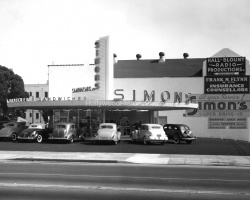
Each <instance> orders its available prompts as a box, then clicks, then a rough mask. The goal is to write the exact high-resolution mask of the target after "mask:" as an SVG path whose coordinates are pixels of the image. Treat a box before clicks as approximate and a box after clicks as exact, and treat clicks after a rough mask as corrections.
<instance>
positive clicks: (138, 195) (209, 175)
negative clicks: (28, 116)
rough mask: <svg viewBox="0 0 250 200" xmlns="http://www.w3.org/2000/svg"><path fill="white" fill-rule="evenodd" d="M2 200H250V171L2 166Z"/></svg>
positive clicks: (90, 165)
mask: <svg viewBox="0 0 250 200" xmlns="http://www.w3.org/2000/svg"><path fill="white" fill-rule="evenodd" d="M0 167H1V172H0V199H5V200H8V199H11V200H15V199H18V200H20V199H25V200H29V199H47V200H50V199H53V200H56V199H60V200H62V199H97V200H98V199H102V200H104V199H109V200H110V199H131V200H133V199H137V200H140V199H143V200H147V199H204V200H206V199H228V200H231V199H234V200H235V199H238V200H241V199H249V198H250V187H249V184H250V169H249V168H240V169H239V168H227V167H223V168H222V167H209V168H205V167H199V168H197V167H177V166H175V167H166V166H164V167H163V166H152V165H151V166H147V165H124V164H123V165H119V164H115V165H112V164H76V163H74V164H72V163H60V164H59V163H57V164H56V163H40V162H39V163H34V162H19V163H14V162H1V163H0Z"/></svg>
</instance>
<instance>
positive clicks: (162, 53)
mask: <svg viewBox="0 0 250 200" xmlns="http://www.w3.org/2000/svg"><path fill="white" fill-rule="evenodd" d="M159 56H160V59H159V61H158V62H165V61H164V56H165V53H164V52H160V53H159Z"/></svg>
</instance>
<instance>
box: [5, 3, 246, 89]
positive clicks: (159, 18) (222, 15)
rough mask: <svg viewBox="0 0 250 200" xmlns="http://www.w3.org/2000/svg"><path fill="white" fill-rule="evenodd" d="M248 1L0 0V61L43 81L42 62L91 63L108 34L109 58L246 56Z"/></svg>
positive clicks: (29, 79)
mask: <svg viewBox="0 0 250 200" xmlns="http://www.w3.org/2000/svg"><path fill="white" fill-rule="evenodd" d="M249 8H250V1H249V0H0V30H1V31H0V65H1V66H5V67H7V68H11V69H13V71H14V73H16V74H18V75H19V76H21V77H22V78H23V80H24V83H25V84H45V83H46V81H47V80H48V65H52V64H54V65H60V64H84V65H89V64H93V63H94V57H95V48H94V43H95V41H96V40H98V39H99V38H101V37H104V36H110V39H111V40H112V43H113V49H114V51H115V52H113V53H116V54H117V60H132V59H136V54H138V53H139V54H141V55H142V58H141V59H157V58H159V52H164V53H165V59H173V58H182V57H183V56H182V55H183V53H184V52H187V53H188V54H189V58H207V57H211V56H213V55H214V54H216V53H217V52H218V51H220V50H221V49H223V48H229V49H231V50H232V51H234V52H236V53H237V54H239V55H241V56H244V57H246V59H248V60H250V25H249V24H250V12H249Z"/></svg>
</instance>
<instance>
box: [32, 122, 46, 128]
mask: <svg viewBox="0 0 250 200" xmlns="http://www.w3.org/2000/svg"><path fill="white" fill-rule="evenodd" d="M46 125H47V124H42V123H36V124H30V125H29V127H28V128H31V129H32V128H33V129H34V128H45V126H46Z"/></svg>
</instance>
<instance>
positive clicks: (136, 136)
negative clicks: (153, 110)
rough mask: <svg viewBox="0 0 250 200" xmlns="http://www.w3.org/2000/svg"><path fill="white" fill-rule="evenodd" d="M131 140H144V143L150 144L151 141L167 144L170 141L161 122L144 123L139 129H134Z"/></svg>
mask: <svg viewBox="0 0 250 200" xmlns="http://www.w3.org/2000/svg"><path fill="white" fill-rule="evenodd" d="M131 140H132V141H133V142H134V141H142V142H143V143H144V144H149V143H150V142H156V143H161V144H165V142H167V141H168V137H167V136H166V134H165V132H164V130H163V127H162V126H161V125H160V124H142V125H141V127H139V128H138V130H136V129H133V130H132V133H131Z"/></svg>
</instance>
